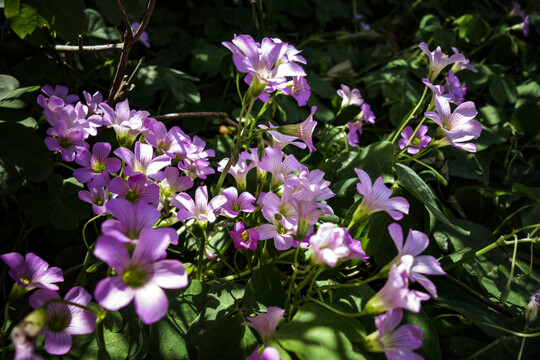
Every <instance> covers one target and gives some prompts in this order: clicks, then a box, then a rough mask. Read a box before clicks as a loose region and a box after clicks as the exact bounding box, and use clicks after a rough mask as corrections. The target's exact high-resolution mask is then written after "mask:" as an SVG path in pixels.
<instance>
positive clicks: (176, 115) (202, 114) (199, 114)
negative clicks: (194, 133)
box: [153, 112, 238, 128]
mask: <svg viewBox="0 0 540 360" xmlns="http://www.w3.org/2000/svg"><path fill="white" fill-rule="evenodd" d="M205 117H208V118H215V119H220V120H221V121H223V122H224V123H225V124H227V125H229V126H233V127H235V128H238V124H237V123H236V122H235V121H233V120H231V119H230V118H229V116H228V115H227V113H224V112H185V113H173V114H166V115H157V116H153V118H154V119H156V120H158V121H170V120H177V119H190V118H205Z"/></svg>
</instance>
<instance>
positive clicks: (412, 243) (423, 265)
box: [388, 223, 446, 297]
mask: <svg viewBox="0 0 540 360" xmlns="http://www.w3.org/2000/svg"><path fill="white" fill-rule="evenodd" d="M388 232H389V233H390V236H391V237H392V240H394V244H396V248H397V249H398V255H397V256H396V258H395V259H394V260H393V261H392V262H391V264H394V263H395V264H398V265H399V264H400V263H401V258H402V257H403V256H406V255H410V256H413V258H414V261H413V263H412V266H411V270H410V272H409V274H408V275H409V280H411V281H418V282H419V283H420V284H421V285H422V286H423V287H424V288H425V289H426V290H427V291H428V292H429V293H430V294H431V296H433V297H437V288H436V287H435V284H433V282H431V280H429V279H428V278H427V277H425V276H424V274H426V275H445V274H446V273H445V272H444V270H443V269H442V268H441V265H440V264H439V262H438V261H437V260H436V259H435V258H434V257H433V256H431V255H420V253H422V251H424V250H425V249H426V248H427V246H428V245H429V239H428V237H427V235H426V234H424V233H423V232H420V231H416V230H409V234H408V235H407V240H406V242H405V244H403V230H402V229H401V226H399V224H396V223H394V224H390V225H389V226H388ZM419 255H420V256H419Z"/></svg>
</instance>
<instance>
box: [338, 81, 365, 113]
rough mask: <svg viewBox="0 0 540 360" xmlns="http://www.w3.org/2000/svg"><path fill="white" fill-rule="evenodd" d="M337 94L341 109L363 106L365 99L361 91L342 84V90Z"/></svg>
mask: <svg viewBox="0 0 540 360" xmlns="http://www.w3.org/2000/svg"><path fill="white" fill-rule="evenodd" d="M337 94H338V96H339V97H340V98H342V99H343V100H341V108H344V107H347V106H349V105H356V106H362V104H363V103H364V99H362V95H360V90H358V89H352V90H351V89H350V88H349V87H348V86H347V85H343V84H341V89H339V90H338V91H337Z"/></svg>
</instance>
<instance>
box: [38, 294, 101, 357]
mask: <svg viewBox="0 0 540 360" xmlns="http://www.w3.org/2000/svg"><path fill="white" fill-rule="evenodd" d="M56 299H60V296H59V295H58V293H57V292H56V291H53V290H49V289H40V290H38V291H36V292H35V293H33V294H32V295H31V296H30V298H29V299H28V302H29V303H30V306H32V307H33V308H34V309H37V308H40V307H42V306H46V311H47V320H46V322H45V327H44V329H43V333H44V334H45V350H46V351H47V352H48V353H49V354H52V355H64V354H67V352H68V351H69V349H71V345H72V340H71V335H82V334H89V333H91V332H93V331H94V328H95V326H96V316H95V315H94V314H92V313H91V312H89V311H86V310H83V309H82V308H80V307H77V306H73V305H66V304H61V303H55V302H50V303H48V302H49V301H51V300H56ZM64 300H66V301H69V302H72V303H75V304H79V305H83V306H87V305H88V303H90V300H92V296H91V295H90V294H89V293H88V292H87V291H86V290H85V289H84V288H82V287H80V286H76V287H74V288H72V289H71V290H69V291H68V293H67V294H66V296H65V297H64Z"/></svg>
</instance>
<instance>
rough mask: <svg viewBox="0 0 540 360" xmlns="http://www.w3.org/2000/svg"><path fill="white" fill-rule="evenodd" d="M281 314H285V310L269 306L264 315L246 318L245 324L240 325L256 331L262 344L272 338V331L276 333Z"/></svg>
mask: <svg viewBox="0 0 540 360" xmlns="http://www.w3.org/2000/svg"><path fill="white" fill-rule="evenodd" d="M283 314H285V310H283V309H280V308H278V307H275V306H270V307H269V308H268V310H266V314H259V315H257V316H254V317H249V318H246V320H247V322H244V323H242V324H241V325H247V326H249V327H252V328H253V329H255V330H257V332H258V333H259V335H261V338H262V339H263V342H264V341H266V340H267V339H269V338H270V337H271V336H272V334H273V333H274V331H276V328H277V324H278V322H279V320H280V319H281V318H282V317H283Z"/></svg>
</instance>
